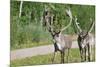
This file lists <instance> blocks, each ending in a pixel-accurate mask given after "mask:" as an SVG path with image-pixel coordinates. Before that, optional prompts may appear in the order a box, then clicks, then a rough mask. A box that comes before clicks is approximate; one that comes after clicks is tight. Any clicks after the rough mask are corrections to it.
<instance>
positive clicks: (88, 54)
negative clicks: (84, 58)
mask: <svg viewBox="0 0 100 67" xmlns="http://www.w3.org/2000/svg"><path fill="white" fill-rule="evenodd" d="M88 61H90V45H89V43H88Z"/></svg>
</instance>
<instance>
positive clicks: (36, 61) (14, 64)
mask: <svg viewBox="0 0 100 67" xmlns="http://www.w3.org/2000/svg"><path fill="white" fill-rule="evenodd" d="M93 55H94V56H93V60H92V61H95V54H93ZM52 56H53V54H52V53H51V54H47V55H38V56H33V57H29V58H28V57H27V58H25V59H17V60H13V61H11V65H10V66H11V67H18V66H31V65H44V64H52V62H51V59H52ZM66 56H67V54H65V63H67V58H66ZM78 62H80V54H79V50H78V49H76V48H75V49H71V50H70V55H69V61H68V63H78ZM59 63H60V53H59V52H57V55H56V58H55V60H54V64H59Z"/></svg>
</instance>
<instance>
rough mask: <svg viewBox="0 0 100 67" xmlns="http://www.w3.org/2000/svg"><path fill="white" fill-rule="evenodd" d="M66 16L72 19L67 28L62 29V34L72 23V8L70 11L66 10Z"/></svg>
mask: <svg viewBox="0 0 100 67" xmlns="http://www.w3.org/2000/svg"><path fill="white" fill-rule="evenodd" d="M66 14H67V16H69V17H70V22H69V24H68V25H67V26H66V27H64V28H62V29H61V32H62V31H64V30H65V29H67V28H68V27H69V26H70V25H71V23H72V12H71V10H70V8H69V9H68V10H66Z"/></svg>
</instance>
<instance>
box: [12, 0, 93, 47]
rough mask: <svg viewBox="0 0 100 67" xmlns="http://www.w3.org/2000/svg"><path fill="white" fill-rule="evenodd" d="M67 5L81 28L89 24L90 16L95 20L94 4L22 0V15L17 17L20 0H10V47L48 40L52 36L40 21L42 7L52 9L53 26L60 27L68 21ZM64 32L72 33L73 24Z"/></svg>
mask: <svg viewBox="0 0 100 67" xmlns="http://www.w3.org/2000/svg"><path fill="white" fill-rule="evenodd" d="M69 7H70V9H71V11H72V14H73V16H75V15H76V16H77V17H78V22H79V23H80V26H81V27H82V29H85V30H87V29H88V28H89V25H90V24H91V22H90V20H89V19H90V17H91V18H93V20H95V6H90V5H71V4H55V3H42V2H41V3H39V2H28V1H24V2H23V6H22V15H21V17H20V18H19V17H18V15H19V8H20V1H11V17H10V18H11V22H10V25H11V48H16V49H17V48H23V47H21V46H22V45H23V44H28V45H29V43H34V42H37V43H39V42H45V41H47V42H50V41H51V39H52V38H51V36H50V34H49V33H48V31H46V30H44V29H43V27H42V23H41V18H42V15H43V11H44V9H45V8H48V9H51V10H52V12H53V14H54V15H55V16H56V19H55V21H54V25H55V27H54V28H56V29H61V28H63V27H65V26H66V25H68V23H69V20H70V19H69V17H67V16H66V12H65V10H66V9H67V8H69ZM32 12H33V13H32ZM64 33H67V34H73V33H74V28H73V26H70V27H69V28H68V29H67V30H65V31H64Z"/></svg>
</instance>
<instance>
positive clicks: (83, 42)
mask: <svg viewBox="0 0 100 67" xmlns="http://www.w3.org/2000/svg"><path fill="white" fill-rule="evenodd" d="M91 22H92V24H91V25H90V27H89V29H88V30H87V31H85V30H82V29H81V27H80V26H79V23H78V22H77V17H75V26H76V27H77V30H78V33H77V34H78V38H77V41H78V46H79V50H80V56H81V61H82V62H83V61H86V60H87V58H88V61H91V59H92V52H91V51H92V46H93V43H91V40H93V39H92V37H91V34H90V32H91V31H92V29H93V27H94V22H93V21H92V20H91ZM87 52H88V53H87Z"/></svg>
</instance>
